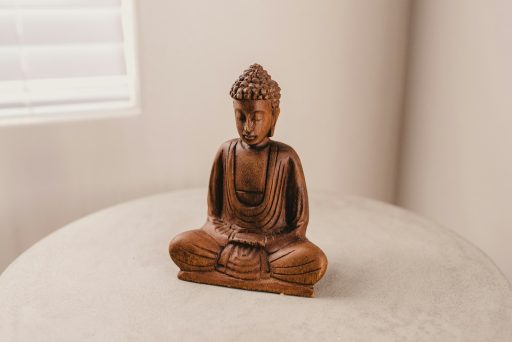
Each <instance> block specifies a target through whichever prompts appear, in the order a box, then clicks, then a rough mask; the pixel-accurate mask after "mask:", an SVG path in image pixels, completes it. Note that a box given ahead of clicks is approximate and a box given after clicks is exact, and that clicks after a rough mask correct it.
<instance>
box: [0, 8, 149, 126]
mask: <svg viewBox="0 0 512 342" xmlns="http://www.w3.org/2000/svg"><path fill="white" fill-rule="evenodd" d="M136 8H137V0H121V25H122V30H123V34H124V37H125V39H124V40H123V50H124V56H125V63H126V75H127V76H128V77H127V79H128V81H129V82H130V85H131V86H130V87H129V89H131V94H130V95H131V96H130V98H131V101H130V102H129V103H128V105H127V106H122V107H119V106H112V105H111V104H109V103H108V102H107V103H91V104H90V105H88V104H85V103H82V104H72V105H59V106H58V108H57V106H56V107H55V110H54V111H52V107H51V106H48V108H46V109H44V110H43V111H42V113H39V114H37V115H30V114H13V115H12V116H11V115H5V116H0V127H1V126H15V125H29V124H44V123H52V122H72V121H88V120H98V119H110V118H122V117H134V116H138V115H140V114H141V113H142V108H141V89H140V70H139V49H138V47H139V36H138V30H137V28H138V22H137V16H136V14H137V11H136ZM37 82H44V81H37ZM66 109H68V110H66Z"/></svg>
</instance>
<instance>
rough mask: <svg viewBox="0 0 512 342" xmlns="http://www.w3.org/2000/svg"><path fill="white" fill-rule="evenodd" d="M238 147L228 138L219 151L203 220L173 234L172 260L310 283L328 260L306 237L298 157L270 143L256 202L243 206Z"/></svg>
mask: <svg viewBox="0 0 512 342" xmlns="http://www.w3.org/2000/svg"><path fill="white" fill-rule="evenodd" d="M239 144H241V141H240V139H233V140H230V141H227V142H225V143H224V144H222V145H221V147H220V148H219V150H218V152H217V154H216V156H215V160H214V163H213V166H212V171H211V175H210V181H209V189H208V215H207V222H206V223H205V225H204V226H203V227H202V228H201V229H196V230H192V231H188V232H185V233H182V234H180V235H178V236H177V237H176V238H175V239H174V240H173V241H172V242H171V246H170V253H171V257H172V258H173V260H174V261H175V263H176V264H177V265H178V266H179V267H180V268H181V269H182V270H187V271H213V270H216V271H219V272H221V273H224V274H227V275H229V276H232V277H235V278H238V279H244V280H258V279H262V278H268V277H274V278H277V279H280V280H284V281H288V282H292V283H297V284H304V285H312V284H314V283H315V282H317V281H318V280H319V279H320V278H321V277H322V276H323V274H324V273H325V270H326V267H327V259H326V257H325V255H324V254H323V252H322V251H321V250H320V249H319V248H318V247H317V246H315V245H314V244H313V243H311V242H310V241H308V240H307V239H306V237H305V233H306V228H307V224H308V218H309V212H308V210H309V208H308V196H307V189H306V184H305V181H304V174H303V171H302V166H301V163H300V159H299V157H298V155H297V153H296V152H295V151H294V150H293V149H292V148H291V147H290V146H288V145H286V144H283V143H280V142H276V141H272V140H271V141H269V143H268V145H267V147H265V148H266V149H267V153H268V160H267V163H266V171H265V187H264V190H263V193H262V194H261V201H260V202H259V203H251V204H248V203H247V202H246V201H244V200H243V199H242V198H240V196H239V195H238V194H237V190H239V189H236V186H235V183H236V182H235V177H236V174H237V173H236V172H237V170H236V149H237V146H238V145H239ZM238 148H240V146H238Z"/></svg>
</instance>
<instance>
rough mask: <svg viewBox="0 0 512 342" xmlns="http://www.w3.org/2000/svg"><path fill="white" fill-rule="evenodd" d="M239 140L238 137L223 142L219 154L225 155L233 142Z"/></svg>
mask: <svg viewBox="0 0 512 342" xmlns="http://www.w3.org/2000/svg"><path fill="white" fill-rule="evenodd" d="M237 141H238V139H237V138H235V139H230V140H228V141H225V142H223V143H222V144H221V145H220V147H219V148H218V149H217V155H222V154H224V155H225V154H227V152H228V150H229V147H230V146H231V145H232V144H234V143H236V142H237Z"/></svg>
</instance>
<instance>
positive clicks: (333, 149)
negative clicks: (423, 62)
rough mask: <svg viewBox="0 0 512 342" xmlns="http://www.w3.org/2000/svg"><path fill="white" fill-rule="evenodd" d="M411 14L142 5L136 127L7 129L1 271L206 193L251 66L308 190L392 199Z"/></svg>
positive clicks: (184, 1) (345, 6) (376, 1)
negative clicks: (66, 237) (29, 252)
mask: <svg viewBox="0 0 512 342" xmlns="http://www.w3.org/2000/svg"><path fill="white" fill-rule="evenodd" d="M408 7H409V6H408V1H406V0H393V1H380V0H372V1H359V0H345V1H339V0H322V1H307V0H302V1H297V0H288V1H275V0H274V1H271V0H264V1H258V2H254V1H251V2H249V1H234V0H232V1H226V0H224V1H210V0H203V1H190V0H181V1H170V0H158V1H157V0H154V1H139V9H140V11H139V19H140V20H139V24H140V26H139V32H140V40H141V41H140V55H141V56H140V57H141V70H142V92H143V113H142V115H141V116H140V117H135V118H117V119H106V120H95V121H81V122H67V123H65V122H64V123H51V124H41V125H34V126H22V127H0V270H1V269H3V267H5V266H6V265H7V263H8V262H10V260H12V259H13V258H14V257H15V256H16V255H17V254H18V253H19V252H20V251H22V250H24V249H26V248H27V247H28V246H30V245H31V244H32V243H34V242H35V241H37V240H38V239H39V238H41V237H43V236H45V235H46V234H48V233H49V232H51V231H53V230H54V229H56V228H58V227H60V226H62V225H64V224H65V223H67V222H69V221H71V220H74V219H76V218H78V217H80V216H83V215H85V214H88V213H91V212H93V211H95V210H98V209H100V208H103V207H106V206H110V205H112V204H115V203H118V202H122V201H125V200H128V199H131V198H135V197H138V196H143V195H146V194H150V193H153V192H159V191H167V190H171V189H176V188H184V187H189V186H199V185H206V182H207V179H208V175H209V172H210V167H211V162H212V158H213V155H214V153H215V151H216V149H217V147H218V146H219V145H220V143H222V142H223V141H225V140H227V139H229V138H232V137H234V136H235V135H236V130H235V127H234V121H233V114H232V109H231V100H230V98H229V95H228V91H229V88H230V86H231V84H232V83H233V81H234V80H235V79H236V77H237V76H238V75H239V74H240V73H241V72H242V71H243V70H244V69H245V68H246V67H247V66H249V65H250V64H251V63H253V62H258V63H260V64H262V65H263V66H264V67H266V68H267V69H268V70H269V71H270V73H271V75H272V76H273V77H274V78H275V79H276V80H277V81H278V82H279V83H280V85H281V88H282V89H283V91H282V105H281V113H282V114H281V117H280V121H279V122H278V126H277V129H276V136H275V139H276V140H281V141H284V142H287V143H289V144H290V145H292V146H294V147H295V149H296V150H297V151H298V152H299V154H300V156H301V158H302V160H303V164H304V168H305V173H306V178H307V181H308V185H309V187H310V188H312V189H325V190H330V191H340V192H343V193H346V194H356V195H363V196H370V197H375V198H379V199H383V200H390V199H392V198H393V196H394V193H393V189H394V186H395V184H394V182H395V177H394V176H395V171H396V170H395V165H396V158H397V151H398V141H397V137H398V131H399V121H400V120H399V118H400V114H401V105H402V104H401V99H402V96H401V93H402V85H403V77H404V69H405V61H404V58H405V51H406V42H407V28H406V26H407V21H408V10H409V8H408ZM104 238H108V237H104ZM112 243H113V244H115V243H116V241H112Z"/></svg>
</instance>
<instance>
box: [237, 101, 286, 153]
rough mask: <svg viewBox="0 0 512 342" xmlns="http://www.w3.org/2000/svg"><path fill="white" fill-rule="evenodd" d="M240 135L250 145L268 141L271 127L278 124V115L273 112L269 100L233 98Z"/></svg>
mask: <svg viewBox="0 0 512 342" xmlns="http://www.w3.org/2000/svg"><path fill="white" fill-rule="evenodd" d="M233 107H234V109H235V118H236V129H237V130H238V135H239V136H240V138H241V139H242V141H244V142H245V143H246V144H248V145H249V146H258V145H261V144H264V143H266V142H267V141H268V137H269V132H270V129H271V128H273V126H274V125H275V124H276V120H277V115H278V114H279V111H277V112H276V113H277V115H276V114H275V113H273V112H272V104H271V102H270V101H269V100H233Z"/></svg>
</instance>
